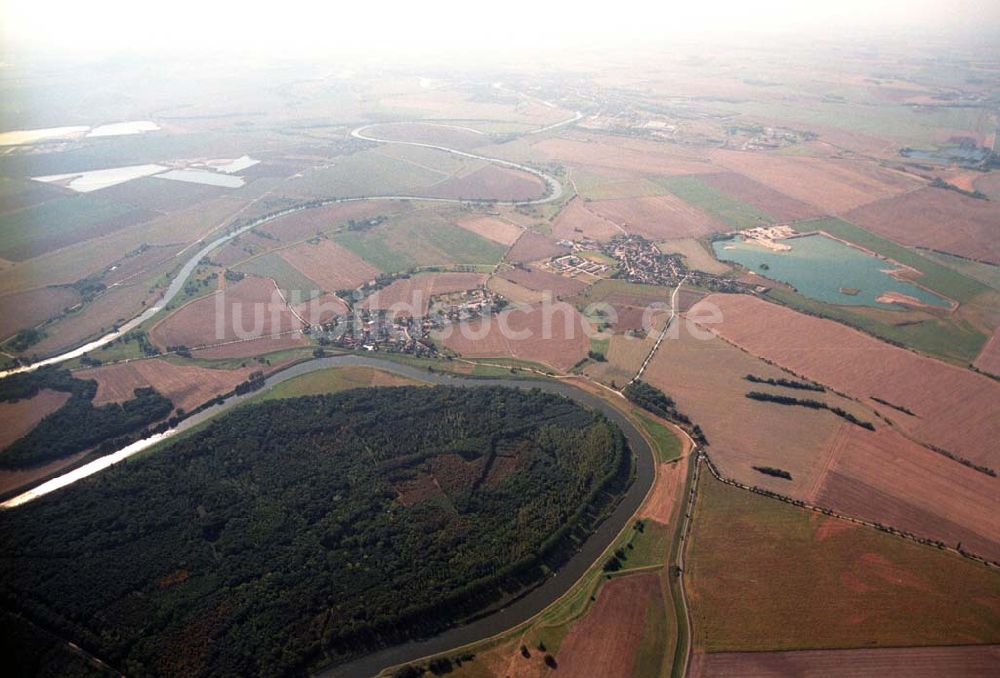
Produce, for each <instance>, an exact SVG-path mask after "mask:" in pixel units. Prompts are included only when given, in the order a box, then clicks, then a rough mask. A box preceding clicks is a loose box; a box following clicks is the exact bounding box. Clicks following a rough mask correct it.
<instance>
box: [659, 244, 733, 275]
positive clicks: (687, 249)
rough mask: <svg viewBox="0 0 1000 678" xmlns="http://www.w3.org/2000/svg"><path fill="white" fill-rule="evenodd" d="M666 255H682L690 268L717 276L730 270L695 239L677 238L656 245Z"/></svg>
mask: <svg viewBox="0 0 1000 678" xmlns="http://www.w3.org/2000/svg"><path fill="white" fill-rule="evenodd" d="M656 246H657V247H659V248H660V251H661V252H663V253H665V254H680V255H681V256H682V257H684V261H685V263H686V264H687V265H688V267H689V268H693V269H696V270H698V271H704V272H706V273H712V274H715V275H721V274H723V273H726V272H728V271H729V270H730V268H729V266H727V265H726V264H725V263H724V262H721V261H719V260H718V259H716V258H715V257H713V256H712V255H711V254H710V253H709V251H708V250H707V249H705V246H704V245H702V244H701V242H700V241H698V240H696V239H694V238H675V239H673V240H664V241H663V242H659V243H657V244H656Z"/></svg>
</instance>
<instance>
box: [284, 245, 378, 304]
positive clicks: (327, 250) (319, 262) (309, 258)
mask: <svg viewBox="0 0 1000 678" xmlns="http://www.w3.org/2000/svg"><path fill="white" fill-rule="evenodd" d="M278 256H280V257H281V259H282V260H283V261H285V262H287V263H288V264H291V265H292V266H293V267H295V269H296V270H297V271H299V272H300V273H301V274H302V275H303V276H305V277H306V278H307V279H308V280H310V281H314V282H315V284H316V285H315V286H316V287H317V288H318V289H321V290H323V291H325V292H336V291H338V290H351V289H354V288H356V287H359V286H361V285H363V284H365V283H367V282H369V281H371V280H374V279H375V278H376V276H378V274H379V270H378V269H377V268H375V267H374V266H372V265H371V264H369V263H368V262H366V261H365V260H364V259H362V258H361V257H359V256H358V255H357V254H355V253H353V252H351V251H350V250H348V249H347V248H345V247H343V246H342V245H339V244H337V243H335V242H333V241H331V240H326V239H321V240H319V242H304V243H300V244H298V245H293V246H292V247H289V248H287V249H283V250H281V251H280V252H278Z"/></svg>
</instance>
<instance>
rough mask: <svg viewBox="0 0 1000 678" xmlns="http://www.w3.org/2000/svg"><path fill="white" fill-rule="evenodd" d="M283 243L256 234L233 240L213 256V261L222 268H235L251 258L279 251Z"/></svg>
mask: <svg viewBox="0 0 1000 678" xmlns="http://www.w3.org/2000/svg"><path fill="white" fill-rule="evenodd" d="M280 245H281V243H279V242H277V241H275V240H271V239H270V238H265V237H263V236H259V235H257V234H256V233H254V232H252V231H251V232H250V233H244V234H243V235H240V236H237V237H236V238H233V240H231V241H230V242H229V243H228V244H226V245H224V246H223V247H222V248H221V249H218V250H216V251H215V253H214V254H212V255H211V258H212V261H214V262H215V263H217V264H219V265H220V266H227V267H230V266H235V265H236V264H238V263H240V262H243V261H246V260H247V259H249V258H250V257H253V256H256V255H258V254H263V253H264V252H270V251H271V250H273V249H277V248H278V247H279V246H280Z"/></svg>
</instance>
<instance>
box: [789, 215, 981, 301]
mask: <svg viewBox="0 0 1000 678" xmlns="http://www.w3.org/2000/svg"><path fill="white" fill-rule="evenodd" d="M796 230H798V231H800V232H806V231H812V230H822V231H826V232H827V233H829V234H830V235H832V236H835V237H837V238H841V239H843V240H846V241H848V242H852V243H854V244H855V245H859V246H861V247H864V248H865V249H869V250H871V251H872V252H875V253H876V254H881V255H882V256H884V257H888V258H889V259H894V260H895V261H898V262H899V263H901V264H904V265H906V266H910V267H912V268H915V269H916V270H918V271H920V273H921V275H920V276H919V277H918V278H917V279H916V282H917V283H919V284H921V285H923V286H924V287H926V288H928V289H930V290H933V291H934V292H937V293H939V294H943V295H944V296H946V297H949V298H951V299H954V300H955V301H958V302H960V303H966V302H968V301H971V300H972V299H973V298H975V297H976V296H977V295H980V294H983V293H984V292H988V291H989V286H988V285H986V284H984V283H982V282H980V281H978V280H974V279H972V278H969V277H967V276H965V275H962V274H961V273H959V272H958V271H956V270H955V269H953V268H949V267H948V266H946V265H944V264H941V263H938V262H937V261H934V260H932V259H929V258H927V257H925V256H923V255H921V254H919V253H918V252H916V251H914V250H911V249H909V248H907V247H903V246H902V245H897V244H896V243H894V242H892V241H891V240H886V239H885V238H882V237H880V236H877V235H875V234H874V233H871V232H870V231H866V230H865V229H863V228H860V227H858V226H855V225H854V224H850V223H848V222H846V221H842V220H840V219H836V218H833V217H827V218H824V219H814V220H812V221H803V222H799V223H798V224H796Z"/></svg>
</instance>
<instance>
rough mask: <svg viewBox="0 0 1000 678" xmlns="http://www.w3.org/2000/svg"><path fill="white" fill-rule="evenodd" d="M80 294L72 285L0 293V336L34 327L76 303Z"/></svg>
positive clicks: (3, 336) (5, 336)
mask: <svg viewBox="0 0 1000 678" xmlns="http://www.w3.org/2000/svg"><path fill="white" fill-rule="evenodd" d="M79 301H80V295H79V294H78V293H77V291H76V290H74V289H73V288H71V287H44V288H42V289H37V290H30V291H27V292H15V293H14V294H6V295H4V296H2V297H0V338H7V337H9V336H11V335H13V334H16V333H17V332H18V331H20V330H23V329H27V328H29V327H34V326H35V325H38V324H39V323H41V322H43V321H45V320H48V319H49V318H52V317H55V316H57V315H59V314H61V313H62V312H63V310H64V309H66V308H70V307H72V306H74V305H76V304H77V303H78V302H79Z"/></svg>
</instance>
